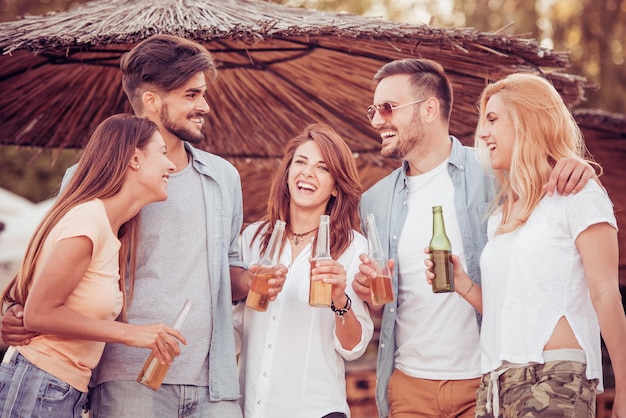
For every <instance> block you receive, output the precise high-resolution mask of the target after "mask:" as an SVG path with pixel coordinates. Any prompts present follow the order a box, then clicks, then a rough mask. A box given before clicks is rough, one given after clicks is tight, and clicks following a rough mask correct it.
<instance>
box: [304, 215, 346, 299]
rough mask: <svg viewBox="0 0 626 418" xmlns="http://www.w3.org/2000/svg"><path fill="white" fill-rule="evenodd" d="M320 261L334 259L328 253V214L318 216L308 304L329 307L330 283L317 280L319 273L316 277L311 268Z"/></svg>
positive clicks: (331, 289)
mask: <svg viewBox="0 0 626 418" xmlns="http://www.w3.org/2000/svg"><path fill="white" fill-rule="evenodd" d="M322 261H325V262H331V261H334V260H333V259H332V257H331V255H330V216H328V215H321V216H320V225H319V228H318V229H317V240H316V245H315V253H314V256H313V258H312V259H311V274H310V282H309V305H311V306H317V307H330V305H331V302H332V291H333V288H332V285H331V284H329V283H327V282H325V281H323V280H319V275H318V276H317V277H316V276H315V275H314V273H313V269H316V268H317V266H318V263H320V262H322ZM344 274H345V273H344ZM344 288H345V286H344Z"/></svg>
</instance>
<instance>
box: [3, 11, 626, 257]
mask: <svg viewBox="0 0 626 418" xmlns="http://www.w3.org/2000/svg"><path fill="white" fill-rule="evenodd" d="M156 33H169V34H174V35H179V36H182V37H186V38H189V39H193V40H196V41H198V42H201V43H203V44H204V45H205V46H206V47H207V48H208V49H209V51H211V52H212V53H213V54H214V56H215V58H216V59H217V61H218V62H219V65H220V74H219V77H218V80H217V81H216V82H215V83H213V85H212V86H211V87H210V89H209V98H208V101H209V105H210V107H211V110H212V111H211V113H210V114H209V115H208V116H207V117H206V119H207V124H206V130H207V132H206V134H207V135H206V141H205V142H204V143H203V144H202V145H201V147H202V148H204V149H206V150H208V151H211V152H214V153H216V154H218V155H221V156H223V157H225V158H227V159H229V160H230V161H231V162H233V164H234V165H235V166H236V167H237V168H238V169H239V171H240V173H241V177H242V183H243V188H244V199H245V200H244V204H245V208H244V209H245V212H246V221H253V220H255V219H257V218H259V217H260V216H262V214H263V213H264V210H265V199H266V197H267V188H268V183H269V181H268V180H269V178H270V176H271V170H272V169H273V168H274V167H275V166H276V164H277V160H278V158H280V156H281V153H282V147H283V144H284V143H285V142H286V141H287V140H288V139H289V138H290V137H292V136H293V135H295V134H296V133H298V132H299V131H300V130H301V129H302V128H303V127H304V126H305V125H306V124H308V123H311V122H315V121H323V122H326V123H328V124H330V125H331V126H333V127H335V128H336V129H337V130H338V131H339V133H340V134H342V135H343V136H344V138H345V139H346V141H347V142H348V144H349V145H350V147H351V149H352V150H353V151H354V153H355V156H356V157H357V165H358V166H359V169H360V172H361V177H362V181H363V185H364V187H365V188H367V187H369V186H370V185H371V184H373V183H374V182H375V181H377V180H378V179H379V178H381V177H382V176H383V175H384V174H386V173H388V172H389V171H390V170H391V169H393V168H395V167H396V166H397V162H395V161H390V160H385V159H383V158H382V157H380V155H379V148H380V144H379V138H378V137H377V136H376V134H375V133H374V132H373V130H372V129H371V127H370V126H369V124H368V121H367V119H366V118H365V109H366V107H367V106H368V105H369V104H370V103H371V100H372V92H373V89H374V83H373V81H372V76H373V75H374V73H375V72H376V71H377V70H378V69H379V68H380V67H381V66H382V65H383V64H385V63H386V62H388V61H391V60H393V59H400V58H407V57H424V58H430V59H434V60H436V61H438V62H440V63H441V64H442V65H443V66H444V68H445V69H446V71H447V73H448V74H449V76H450V78H451V80H452V83H453V87H454V91H455V103H454V108H453V113H452V122H451V127H450V131H451V133H452V134H454V135H456V136H457V137H459V138H460V139H461V140H462V142H464V143H466V144H470V143H471V142H472V133H473V130H474V127H475V125H476V105H475V103H476V100H477V98H478V96H479V94H480V92H481V91H482V89H483V87H484V86H485V84H486V83H488V82H489V81H490V80H495V79H499V78H501V77H503V76H505V75H506V74H509V73H512V72H517V71H523V72H532V73H543V74H548V75H549V77H550V79H551V80H552V82H553V83H554V85H555V87H556V88H557V90H558V91H559V92H560V93H561V95H562V97H563V98H564V100H565V102H566V103H567V104H568V105H570V106H575V105H578V104H579V103H581V102H582V101H584V91H585V89H586V88H589V87H591V86H590V84H589V83H588V82H587V81H586V80H585V79H584V78H583V77H581V76H577V75H573V74H567V73H566V70H567V67H568V64H569V60H568V53H566V52H560V51H553V50H550V49H547V48H543V47H541V46H539V45H538V43H537V42H536V41H535V40H531V39H525V38H523V37H519V36H512V35H507V34H505V33H503V32H498V33H484V32H479V31H476V30H474V29H471V28H463V29H458V28H452V29H446V28H438V27H432V26H427V25H411V24H401V23H393V22H389V21H385V20H381V19H375V18H366V17H362V16H356V15H350V14H343V13H339V14H338V13H327V12H321V11H315V10H309V9H303V8H293V7H286V6H283V5H278V4H274V3H267V2H263V1H256V0H160V1H158V2H151V1H145V0H106V1H94V2H91V3H87V4H84V5H83V6H80V7H76V8H74V9H72V10H70V11H67V12H61V13H50V14H47V15H45V16H29V17H25V18H24V19H20V20H18V21H14V22H6V23H2V24H0V50H1V51H2V52H3V53H4V54H3V56H1V57H0V89H1V91H2V92H3V94H2V95H1V96H0V117H1V120H2V124H1V125H0V145H1V144H14V145H31V146H38V147H61V148H62V147H80V146H81V144H82V143H83V140H84V139H85V137H86V136H88V133H89V132H90V131H91V130H92V129H93V128H94V127H95V126H96V125H97V124H98V123H99V122H100V121H102V120H103V119H104V118H105V117H107V116H109V115H111V114H113V113H119V112H124V111H125V112H131V108H130V106H129V105H128V103H127V101H126V98H125V96H124V94H123V92H122V89H121V76H120V72H119V57H120V55H121V54H123V53H124V52H126V51H128V50H129V49H130V48H132V47H133V46H134V44H136V43H137V42H139V41H141V40H143V39H146V38H147V37H149V36H151V35H153V34H156ZM592 119H593V118H592ZM623 253H624V252H623ZM625 264H626V263H625Z"/></svg>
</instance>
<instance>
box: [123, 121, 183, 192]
mask: <svg viewBox="0 0 626 418" xmlns="http://www.w3.org/2000/svg"><path fill="white" fill-rule="evenodd" d="M166 154H167V147H166V146H165V142H164V141H163V137H162V136H161V134H160V133H159V132H155V133H154V134H153V135H152V138H151V139H150V141H149V142H148V143H147V144H146V146H145V147H144V148H142V149H137V150H136V153H135V159H134V161H136V163H135V162H133V163H131V167H132V166H133V164H138V166H139V167H138V168H136V169H137V172H138V173H139V174H140V177H139V178H140V180H139V181H140V183H141V185H142V186H143V190H145V192H146V194H152V195H154V199H152V201H154V202H157V201H161V200H165V199H167V183H168V180H169V177H170V173H173V172H174V171H175V170H176V166H175V165H174V163H172V162H171V161H170V159H169V158H167V155H166ZM135 167H137V166H135Z"/></svg>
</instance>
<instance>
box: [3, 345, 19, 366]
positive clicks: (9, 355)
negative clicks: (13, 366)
mask: <svg viewBox="0 0 626 418" xmlns="http://www.w3.org/2000/svg"><path fill="white" fill-rule="evenodd" d="M19 354H20V352H19V351H17V348H15V347H13V346H12V345H10V346H9V348H7V351H6V352H5V353H4V357H3V358H2V363H3V364H9V363H11V361H13V359H14V358H15V357H17V356H18V355H19Z"/></svg>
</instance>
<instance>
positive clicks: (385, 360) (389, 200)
mask: <svg viewBox="0 0 626 418" xmlns="http://www.w3.org/2000/svg"><path fill="white" fill-rule="evenodd" d="M450 140H451V141H452V150H451V152H450V158H449V160H448V174H449V175H450V178H451V179H452V183H453V185H454V204H455V209H456V215H457V218H458V222H459V227H460V229H461V236H462V240H463V251H464V253H465V258H466V264H467V266H466V267H467V273H468V274H469V276H470V277H472V279H473V280H474V281H475V282H476V283H477V284H480V254H481V252H482V250H483V247H484V246H485V243H486V242H487V224H486V218H485V212H486V210H487V208H488V206H489V204H490V203H491V201H492V199H493V197H494V188H493V181H492V180H490V179H489V178H488V177H487V176H486V175H485V171H484V169H483V167H482V166H481V165H480V163H479V161H478V158H477V157H476V155H475V151H474V148H471V147H465V146H463V145H462V144H461V143H460V142H459V140H458V139H456V138H454V137H450ZM407 168H408V163H407V162H406V161H403V164H402V167H400V168H398V169H396V170H395V171H394V172H392V173H391V174H389V175H388V176H387V177H385V178H383V179H382V180H380V181H379V182H377V183H376V184H375V185H374V186H372V187H371V188H370V189H369V190H368V191H367V192H365V193H364V194H363V197H362V198H361V204H360V208H359V211H360V214H361V219H363V220H364V219H365V214H366V213H373V214H374V217H375V219H376V225H377V227H378V233H379V235H380V241H381V244H382V245H383V247H384V249H385V251H386V253H387V254H389V258H393V259H394V260H396V264H395V268H394V272H393V278H392V283H393V290H394V294H395V298H394V301H393V302H390V303H388V304H386V305H385V307H384V310H383V318H382V324H381V329H380V336H379V346H378V364H377V367H376V374H377V383H376V403H377V405H378V411H379V414H380V416H381V418H386V417H387V416H388V414H389V406H388V403H387V384H388V382H389V377H390V376H391V373H392V372H393V369H394V357H395V352H396V341H395V335H394V332H395V322H396V312H397V309H398V263H397V260H398V241H399V239H400V234H401V232H402V228H403V227H404V222H405V220H406V216H407V206H406V199H407V194H408V188H407V186H406V180H407V175H406V171H407ZM363 228H365V226H364V225H363ZM477 321H479V323H480V316H479V315H478V314H477Z"/></svg>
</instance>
